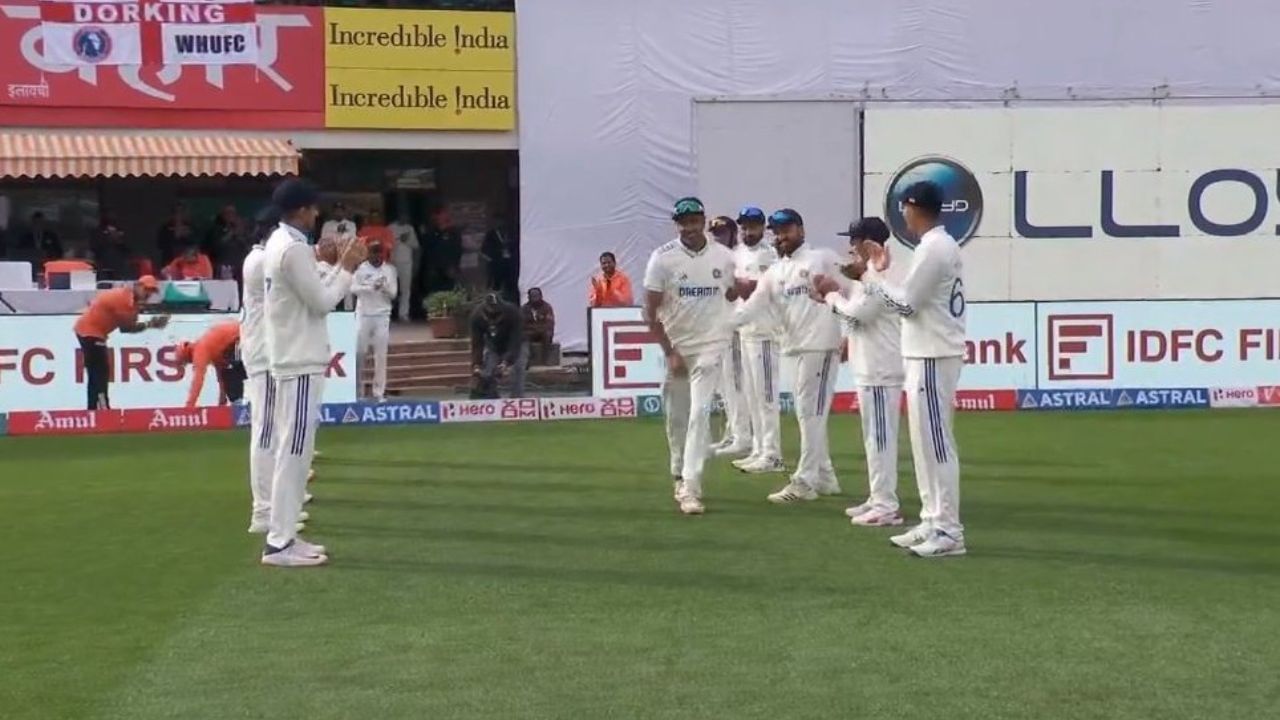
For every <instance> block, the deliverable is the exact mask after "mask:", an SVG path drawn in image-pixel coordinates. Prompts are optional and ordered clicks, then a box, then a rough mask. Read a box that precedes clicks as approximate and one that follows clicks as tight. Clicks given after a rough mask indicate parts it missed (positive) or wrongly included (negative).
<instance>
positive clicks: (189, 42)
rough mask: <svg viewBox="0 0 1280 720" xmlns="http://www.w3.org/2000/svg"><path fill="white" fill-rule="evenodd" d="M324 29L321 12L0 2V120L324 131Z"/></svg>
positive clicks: (230, 6) (41, 123) (223, 6)
mask: <svg viewBox="0 0 1280 720" xmlns="http://www.w3.org/2000/svg"><path fill="white" fill-rule="evenodd" d="M81 6H85V7H86V8H87V10H79V9H77V8H80V7H81ZM188 6H191V7H188ZM184 12H185V13H186V14H184ZM104 13H106V15H105V16H104ZM104 19H107V20H115V21H117V22H113V23H107V22H103V20H104ZM53 21H65V22H53ZM127 21H132V22H127ZM170 21H172V22H170ZM186 21H190V22H186ZM322 24H323V10H322V9H320V8H289V7H280V6H257V7H256V8H254V7H253V6H249V5H246V4H245V3H226V4H220V3H208V2H202V3H168V2H158V3H157V2H143V3H115V2H110V3H62V2H58V3H51V2H45V3H40V2H31V1H30V0H0V106H5V108H4V110H3V112H0V115H3V118H4V119H3V124H5V125H31V126H50V125H53V126H64V127H65V126H127V127H242V128H244V127H261V128H289V127H321V126H322V125H323V108H324V99H323V93H324V77H323V75H322V73H320V72H317V66H318V63H319V59H320V58H321V57H322V56H323V53H324V39H323V34H322V29H321V26H322ZM251 40H252V42H250V41H251ZM139 59H140V60H141V62H138V60H139ZM52 108H58V110H57V111H56V112H53V111H51V109H52ZM121 109H125V110H127V111H128V112H119V110H121Z"/></svg>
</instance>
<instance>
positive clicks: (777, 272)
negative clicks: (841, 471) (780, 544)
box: [734, 208, 844, 504]
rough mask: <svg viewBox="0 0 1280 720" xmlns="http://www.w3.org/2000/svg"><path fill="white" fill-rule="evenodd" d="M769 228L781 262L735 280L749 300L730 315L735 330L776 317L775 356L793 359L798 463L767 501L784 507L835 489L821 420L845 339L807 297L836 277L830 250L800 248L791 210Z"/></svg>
mask: <svg viewBox="0 0 1280 720" xmlns="http://www.w3.org/2000/svg"><path fill="white" fill-rule="evenodd" d="M769 227H770V228H772V229H773V232H774V233H775V234H776V235H777V236H778V243H777V249H778V254H779V255H780V257H779V259H778V261H777V262H776V263H774V264H773V265H772V266H770V268H769V269H768V271H766V272H765V274H764V276H763V277H762V278H761V279H760V281H759V282H758V283H751V282H750V281H739V282H740V283H742V285H741V289H740V292H741V294H744V295H749V297H748V298H747V302H746V303H745V304H743V306H742V307H741V308H739V309H738V311H737V312H736V313H735V315H734V325H735V326H737V327H742V326H744V325H746V324H747V323H749V322H752V321H754V320H756V319H757V318H758V317H759V316H760V315H761V313H765V312H769V311H770V310H772V311H773V312H776V313H777V317H778V318H779V320H780V322H781V324H782V354H784V355H789V356H791V357H794V358H795V361H796V387H795V402H796V418H797V420H799V423H800V461H799V463H797V466H796V471H795V473H794V474H793V475H792V476H791V481H790V482H788V483H787V485H786V486H785V487H783V488H782V489H781V490H779V491H777V492H775V493H772V494H770V495H769V501H770V502H773V503H779V504H783V503H792V502H797V501H801V500H816V499H817V497H818V495H836V494H839V492H840V483H839V482H838V481H837V479H836V472H835V467H834V466H833V465H832V463H831V452H830V448H829V447H828V444H827V418H828V416H829V415H830V411H831V396H832V394H833V393H834V392H835V386H836V375H837V373H838V372H839V369H840V346H841V344H842V343H843V341H844V337H843V335H842V334H841V329H840V321H839V320H838V319H837V318H836V315H835V313H833V312H832V311H831V309H830V308H828V307H826V306H824V305H819V304H818V303H815V302H813V301H812V300H811V299H810V295H811V294H812V288H813V283H814V278H816V277H818V276H820V275H821V276H824V277H837V276H839V274H840V257H839V255H837V254H836V253H835V252H833V251H831V250H826V249H822V248H810V247H807V246H805V244H804V219H803V218H801V217H800V213H798V212H796V211H795V210H792V209H790V208H784V209H782V210H778V211H776V212H774V213H773V214H772V215H770V216H769Z"/></svg>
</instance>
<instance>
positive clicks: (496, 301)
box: [471, 293, 529, 398]
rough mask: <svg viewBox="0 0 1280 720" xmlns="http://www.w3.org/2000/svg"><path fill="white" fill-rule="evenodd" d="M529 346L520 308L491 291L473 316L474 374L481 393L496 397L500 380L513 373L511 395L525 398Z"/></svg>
mask: <svg viewBox="0 0 1280 720" xmlns="http://www.w3.org/2000/svg"><path fill="white" fill-rule="evenodd" d="M528 363H529V346H528V345H527V344H526V343H525V341H524V331H523V330H522V329H521V322H520V310H519V308H517V307H516V306H515V305H513V304H511V303H509V302H504V301H503V300H502V298H501V297H499V296H498V294H497V293H489V294H488V295H486V296H485V299H484V302H483V303H481V305H480V307H478V308H476V310H475V312H474V313H473V314H472V315H471V374H472V375H473V376H475V378H476V380H477V381H478V384H479V394H481V395H485V396H489V397H496V396H497V392H496V388H497V382H498V380H499V379H500V378H503V377H506V376H507V375H508V374H510V375H511V397H513V398H518V397H524V373H525V366H526V365H528Z"/></svg>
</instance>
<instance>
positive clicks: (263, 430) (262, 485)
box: [248, 372, 276, 524]
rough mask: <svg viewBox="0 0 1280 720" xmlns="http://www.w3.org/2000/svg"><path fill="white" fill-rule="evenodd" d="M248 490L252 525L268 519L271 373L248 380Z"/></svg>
mask: <svg viewBox="0 0 1280 720" xmlns="http://www.w3.org/2000/svg"><path fill="white" fill-rule="evenodd" d="M248 386H249V388H248V389H249V490H250V491H251V492H252V494H253V522H254V524H258V523H263V524H266V523H267V522H268V521H269V520H270V518H271V478H272V475H274V474H275V467H276V457H275V448H274V446H273V445H272V440H273V438H274V433H273V432H272V430H273V428H272V426H273V425H275V415H274V413H275V397H276V383H275V380H273V379H272V378H271V373H269V372H260V373H255V374H253V375H250V376H249V381H248Z"/></svg>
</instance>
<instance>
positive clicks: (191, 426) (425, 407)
mask: <svg viewBox="0 0 1280 720" xmlns="http://www.w3.org/2000/svg"><path fill="white" fill-rule="evenodd" d="M1253 407H1275V408H1280V385H1264V386H1257V387H1228V388H1141V389H1117V388H1073V389H1070V390H1039V389H1029V390H961V391H959V392H958V393H957V396H956V402H955V408H956V409H957V410H959V411H962V412H992V411H995V412H1010V411H1063V410H1159V409H1191V408H1253ZM782 409H783V412H785V413H788V414H789V413H791V412H792V397H791V395H790V394H789V393H786V394H783V396H782ZM832 412H833V413H834V414H850V413H856V412H858V395H857V393H851V392H838V393H836V394H835V395H834V396H833V398H832ZM662 413H663V404H662V396H661V395H636V396H633V397H609V398H597V397H544V398H521V399H512V400H439V401H437V400H408V401H395V402H385V403H370V402H352V403H325V404H323V405H321V407H320V418H319V419H320V424H321V425H323V426H356V425H438V424H451V423H474V422H559V421H564V420H610V419H621V418H644V417H659V416H661V415H662ZM249 419H250V416H249V407H248V406H247V405H236V406H222V407H202V408H195V409H188V408H131V409H127V410H97V411H89V410H37V411H21V412H12V413H9V414H8V415H5V414H0V435H96V434H105V433H145V432H174V431H193V430H231V429H235V428H244V427H246V426H248V425H249Z"/></svg>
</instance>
